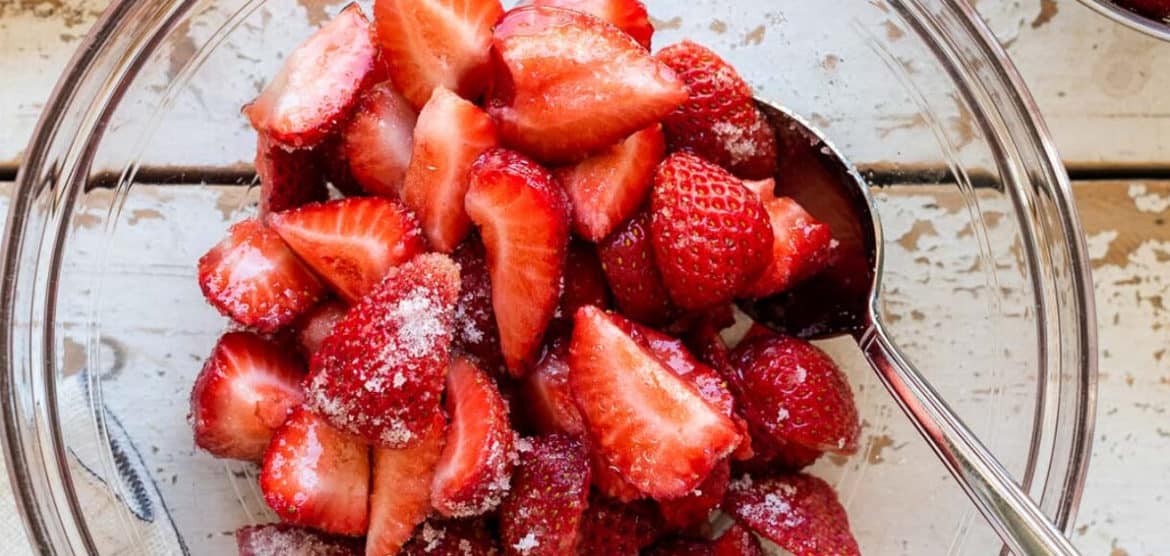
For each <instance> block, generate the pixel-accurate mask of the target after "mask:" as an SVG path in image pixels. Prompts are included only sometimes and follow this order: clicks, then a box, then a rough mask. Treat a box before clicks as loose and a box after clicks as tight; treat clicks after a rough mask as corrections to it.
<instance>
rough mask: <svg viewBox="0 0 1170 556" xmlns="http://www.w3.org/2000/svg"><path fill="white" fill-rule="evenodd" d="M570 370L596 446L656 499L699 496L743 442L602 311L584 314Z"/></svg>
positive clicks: (727, 422)
mask: <svg viewBox="0 0 1170 556" xmlns="http://www.w3.org/2000/svg"><path fill="white" fill-rule="evenodd" d="M569 369H570V370H569V385H570V387H571V388H572V389H573V395H574V397H575V398H576V400H577V405H578V407H579V408H580V409H581V415H582V417H584V418H585V428H586V431H587V432H588V433H589V437H590V439H591V442H592V444H593V446H594V448H595V449H596V450H598V451H599V452H600V453H601V455H602V456H603V457H604V458H605V461H606V462H607V463H608V464H609V465H610V466H612V467H614V468H616V469H617V471H618V472H619V473H620V474H621V475H622V477H623V478H624V479H626V480H627V481H629V482H630V483H631V484H632V485H634V486H635V487H636V488H638V490H640V491H642V492H644V493H646V494H648V495H650V496H652V497H654V498H658V499H666V498H673V497H677V496H682V495H684V494H686V493H687V492H690V491H691V490H694V488H695V487H697V486H698V485H699V483H700V482H702V481H703V479H704V478H706V476H707V475H708V474H709V473H710V472H711V469H713V468H714V467H715V464H716V462H718V460H720V459H722V458H723V457H724V456H726V455H728V454H729V453H731V451H732V450H734V449H735V447H736V446H737V445H738V444H739V441H740V435H739V432H738V431H737V430H736V427H735V424H734V423H733V422H732V421H731V420H730V419H729V418H727V416H725V415H723V414H721V413H720V412H719V410H717V409H715V408H714V407H712V406H711V405H710V404H709V403H707V401H706V400H704V399H703V397H702V395H700V394H699V391H698V390H697V389H696V388H695V387H694V385H692V384H691V383H690V382H689V381H688V380H686V379H684V378H682V377H679V376H678V375H676V374H675V373H674V372H672V371H671V370H670V369H669V368H667V367H666V366H665V365H664V364H662V363H661V361H659V360H658V359H657V358H656V357H655V356H654V354H653V353H652V352H650V350H648V349H646V348H644V347H642V346H641V345H639V343H638V342H637V341H636V340H634V339H633V338H631V337H630V336H629V335H628V334H626V333H625V332H623V331H622V329H621V327H620V326H618V324H617V323H616V317H613V316H611V315H606V314H605V313H603V312H602V311H601V310H600V309H597V308H596V307H584V308H582V309H581V310H580V311H578V312H577V317H576V320H575V327H574V329H573V341H572V345H571V346H570V349H569Z"/></svg>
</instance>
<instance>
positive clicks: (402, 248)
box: [268, 197, 425, 303]
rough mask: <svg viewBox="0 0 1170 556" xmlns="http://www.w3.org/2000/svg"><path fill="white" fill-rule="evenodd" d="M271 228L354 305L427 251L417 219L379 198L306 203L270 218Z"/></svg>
mask: <svg viewBox="0 0 1170 556" xmlns="http://www.w3.org/2000/svg"><path fill="white" fill-rule="evenodd" d="M268 224H269V225H270V226H272V228H273V229H274V230H276V233H278V234H280V237H281V238H282V239H284V241H285V242H286V243H288V246H289V247H291V248H292V250H293V251H295V252H296V254H297V255H298V256H299V257H300V258H301V260H303V261H305V263H307V264H308V265H309V266H310V267H312V269H313V270H315V271H316V272H317V274H318V275H320V276H321V277H322V278H324V279H325V280H326V281H327V282H329V284H330V285H332V286H333V289H334V291H336V292H337V294H338V295H340V296H341V297H342V299H343V300H345V301H346V302H348V303H354V302H356V301H358V300H360V299H361V298H362V296H364V295H366V293H368V292H369V291H370V290H372V289H373V288H374V286H375V285H377V284H378V282H381V281H382V278H383V277H385V276H386V273H387V272H389V271H390V269H391V268H393V267H395V266H397V265H400V264H402V263H404V262H406V261H408V260H410V258H411V257H414V256H415V255H417V254H419V253H421V252H423V250H424V249H425V242H424V241H423V238H422V233H421V232H419V229H418V223H417V222H415V220H414V215H412V214H411V213H410V211H409V210H407V209H406V208H405V207H403V206H402V205H401V204H399V203H398V202H397V201H391V200H389V199H380V198H377V197H351V198H348V199H340V200H336V201H329V202H327V203H316V204H312V205H305V206H303V207H300V208H297V209H294V210H291V211H287V212H280V213H276V214H273V215H270V216H269V217H268Z"/></svg>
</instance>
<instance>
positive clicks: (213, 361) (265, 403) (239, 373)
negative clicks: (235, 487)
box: [188, 332, 305, 461]
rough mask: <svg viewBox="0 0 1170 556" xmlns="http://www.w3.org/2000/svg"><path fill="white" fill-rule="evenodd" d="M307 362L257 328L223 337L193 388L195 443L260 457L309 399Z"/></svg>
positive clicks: (223, 453)
mask: <svg viewBox="0 0 1170 556" xmlns="http://www.w3.org/2000/svg"><path fill="white" fill-rule="evenodd" d="M304 374H305V364H304V362H302V361H301V360H300V358H299V357H297V356H296V355H295V354H292V353H289V352H288V351H286V350H284V349H282V348H281V347H280V346H278V345H276V344H274V343H273V342H271V341H269V340H266V339H264V338H262V337H260V336H258V335H256V334H252V333H251V332H229V333H228V334H225V335H224V336H223V337H222V338H220V339H219V342H218V343H217V344H215V349H213V350H212V351H211V356H210V357H208V359H207V362H206V363H204V364H203V370H202V371H200V372H199V377H198V378H196V379H195V387H194V388H192V390H191V414H190V416H189V417H188V419H189V420H190V421H191V427H192V428H193V429H194V432H195V444H196V445H197V446H199V447H200V448H203V449H204V450H207V451H208V452H211V454H212V455H215V456H217V457H221V458H232V459H242V460H248V461H260V459H261V458H262V457H264V449H265V448H267V447H268V442H269V441H270V440H272V435H273V433H274V432H275V431H276V429H277V428H278V427H280V425H282V424H284V420H285V418H286V417H288V413H289V411H291V410H292V409H293V408H294V407H297V406H299V405H300V404H301V402H302V401H303V400H304V397H305V395H304V393H303V392H302V391H301V379H302V378H303V377H304Z"/></svg>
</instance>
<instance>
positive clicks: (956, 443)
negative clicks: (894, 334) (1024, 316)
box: [859, 325, 1079, 556]
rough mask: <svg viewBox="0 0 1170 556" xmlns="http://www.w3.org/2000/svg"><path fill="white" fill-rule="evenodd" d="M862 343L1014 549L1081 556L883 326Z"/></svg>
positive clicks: (1027, 554)
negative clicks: (919, 371)
mask: <svg viewBox="0 0 1170 556" xmlns="http://www.w3.org/2000/svg"><path fill="white" fill-rule="evenodd" d="M859 344H860V345H861V350H862V351H863V352H865V355H866V357H867V358H868V359H869V362H870V364H871V365H872V366H873V368H874V370H876V371H877V373H878V375H879V376H880V377H881V379H882V382H884V383H885V385H886V388H888V389H889V390H890V393H891V394H893V396H894V399H896V400H898V403H899V405H901V406H902V410H903V411H905V412H906V414H907V415H908V416H909V417H910V419H911V420H912V421H914V424H915V425H916V426H917V427H918V431H919V432H921V433H922V436H924V437H925V438H926V440H927V442H929V443H930V445H931V447H932V448H934V451H935V452H936V453H937V454H938V455H939V457H940V458H941V459H942V460H943V462H944V463H945V464H946V466H947V468H948V469H950V471H951V474H953V475H954V476H955V478H956V479H958V481H959V485H960V486H962V487H963V490H964V491H966V492H967V496H969V497H970V498H971V500H972V501H974V502H975V504H976V506H978V507H979V511H980V513H982V514H983V517H984V518H985V519H986V520H987V522H988V524H990V525H991V527H992V528H993V529H995V532H996V533H997V534H998V535H999V537H1000V539H1002V540H1003V542H1004V543H1005V544H1006V545H1007V546H1008V548H1009V549H1010V550H1011V551H1012V552H1013V553H1015V554H1017V555H1018V556H1032V555H1041V554H1044V555H1047V554H1058V555H1069V556H1075V555H1076V554H1079V553H1078V552H1077V550H1076V549H1075V548H1073V545H1072V543H1071V542H1069V540H1068V539H1067V538H1065V536H1064V535H1063V534H1062V533H1061V532H1060V531H1059V530H1057V529H1056V526H1055V525H1053V524H1052V522H1051V521H1050V520H1049V519H1048V518H1047V517H1046V516H1045V515H1044V513H1043V512H1041V511H1040V508H1039V507H1037V506H1036V504H1035V503H1034V502H1032V499H1031V498H1029V497H1028V495H1027V494H1026V493H1025V492H1024V491H1023V489H1021V488H1020V487H1019V486H1018V485H1016V483H1015V481H1014V480H1013V479H1012V477H1011V475H1009V474H1008V472H1007V470H1006V469H1004V468H1003V465H1002V464H1000V463H999V460H997V459H996V458H995V456H994V455H992V454H991V452H990V451H988V450H987V447H986V446H984V445H983V443H982V442H980V441H979V439H978V438H977V437H976V436H975V435H974V434H973V433H972V432H971V430H970V429H968V428H967V425H965V424H963V421H962V420H961V419H959V416H958V415H956V414H955V412H954V411H953V410H951V408H950V406H948V405H947V403H946V402H945V401H943V399H942V398H941V397H940V396H939V395H938V392H936V391H935V390H934V388H932V387H931V386H930V383H928V382H927V381H926V380H925V379H923V378H922V375H921V374H919V373H918V371H917V370H916V369H915V368H914V367H913V366H912V365H911V364H910V363H909V362H908V361H906V359H905V358H904V357H902V354H901V353H900V352H899V351H898V349H897V347H895V346H894V344H893V342H891V341H890V339H889V337H888V336H887V335H886V333H885V331H884V330H882V328H881V326H880V325H874V326H872V327H871V328H870V330H869V331H868V332H866V333H865V334H864V335H863V336H862V337H861V338H860V339H859Z"/></svg>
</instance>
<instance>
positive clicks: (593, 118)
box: [487, 6, 687, 163]
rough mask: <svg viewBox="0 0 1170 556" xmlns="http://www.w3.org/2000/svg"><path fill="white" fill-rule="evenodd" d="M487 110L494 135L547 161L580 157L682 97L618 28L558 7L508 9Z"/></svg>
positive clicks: (669, 76) (674, 82) (498, 35)
mask: <svg viewBox="0 0 1170 556" xmlns="http://www.w3.org/2000/svg"><path fill="white" fill-rule="evenodd" d="M493 43H494V45H495V51H496V54H497V55H498V57H499V63H498V64H497V66H496V81H495V86H494V87H493V90H492V92H491V95H490V96H489V99H488V101H487V107H488V112H490V113H491V114H492V116H493V117H495V119H496V122H497V124H498V125H499V130H500V138H501V139H502V140H503V142H504V143H505V144H507V145H509V146H512V147H513V148H516V149H519V150H521V151H523V152H525V153H529V154H531V155H533V156H535V157H536V158H538V159H540V160H542V161H545V162H550V163H559V162H571V161H574V160H580V159H581V158H583V157H584V156H585V155H587V154H589V153H591V152H596V151H600V150H602V149H604V148H606V147H609V146H610V145H613V144H614V143H617V142H618V141H621V140H622V138H624V137H627V136H629V135H630V134H632V133H634V132H635V131H638V130H640V129H643V128H645V127H647V126H649V125H651V124H654V123H656V122H658V121H659V120H660V119H661V118H662V117H663V116H666V115H667V114H669V113H670V112H671V111H673V110H674V109H675V108H676V107H678V106H679V105H680V104H682V103H683V102H684V101H685V100H686V98H687V93H686V88H685V87H684V86H683V84H682V82H681V81H680V80H679V79H678V78H677V77H675V75H674V72H672V71H671V70H670V69H669V68H667V67H666V66H665V65H664V64H662V63H660V62H658V61H657V60H655V59H654V58H653V57H651V56H650V54H649V53H648V52H647V51H646V49H645V48H643V47H642V46H640V45H639V44H638V43H637V42H636V41H634V40H633V39H631V38H630V37H629V36H628V35H626V34H625V33H622V32H621V30H619V29H618V28H616V27H614V26H612V25H609V24H607V23H605V22H603V21H601V20H599V19H597V18H595V17H593V16H590V15H586V14H583V13H580V12H575V11H571V10H565V9H560V8H551V7H539V6H526V7H522V8H517V9H515V10H512V11H510V12H508V14H507V15H505V16H504V19H503V20H502V21H500V24H499V25H497V26H496V29H495V37H494V39H493Z"/></svg>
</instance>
